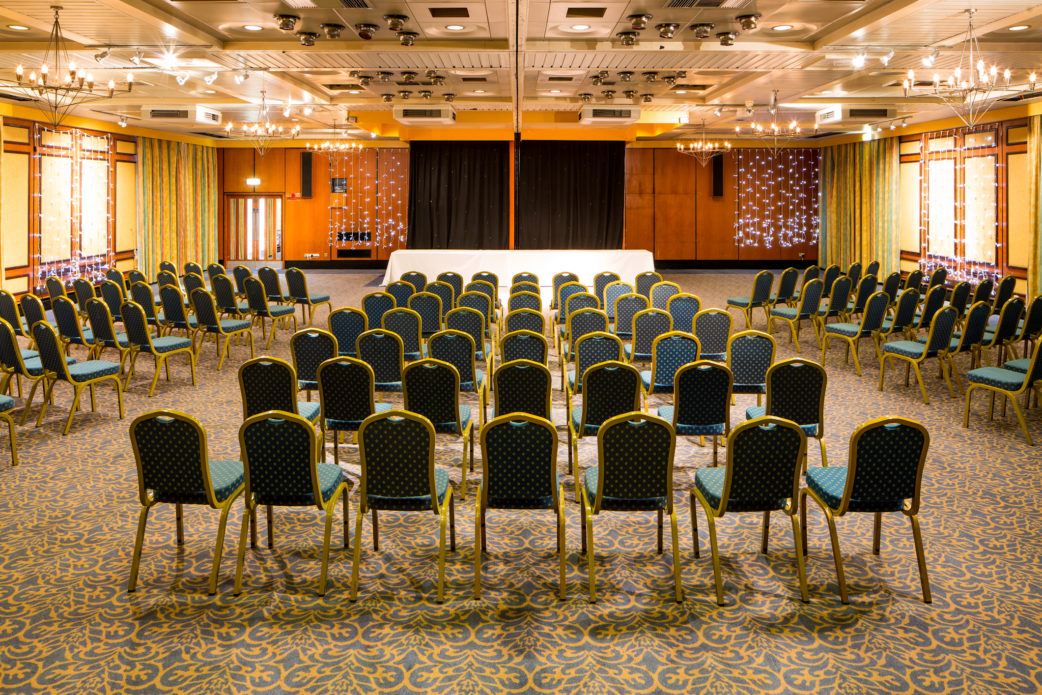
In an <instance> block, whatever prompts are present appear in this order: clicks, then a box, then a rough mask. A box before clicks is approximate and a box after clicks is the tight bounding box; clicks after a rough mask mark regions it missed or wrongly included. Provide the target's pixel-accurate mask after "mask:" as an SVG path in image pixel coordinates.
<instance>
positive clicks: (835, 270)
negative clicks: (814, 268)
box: [821, 263, 849, 297]
mask: <svg viewBox="0 0 1042 695" xmlns="http://www.w3.org/2000/svg"><path fill="white" fill-rule="evenodd" d="M844 277H846V276H844ZM839 278H840V270H839V266H838V265H836V264H835V263H833V264H832V265H830V266H829V267H827V268H825V274H824V276H822V289H821V296H822V297H830V296H832V286H833V285H834V284H835V283H836V280H838V279H839ZM848 286H849V285H848Z"/></svg>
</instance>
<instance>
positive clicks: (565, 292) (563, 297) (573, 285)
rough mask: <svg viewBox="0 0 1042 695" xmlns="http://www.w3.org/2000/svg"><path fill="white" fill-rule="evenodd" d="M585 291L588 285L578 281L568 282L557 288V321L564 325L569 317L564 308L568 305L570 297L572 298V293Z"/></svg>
mask: <svg viewBox="0 0 1042 695" xmlns="http://www.w3.org/2000/svg"><path fill="white" fill-rule="evenodd" d="M585 292H586V287H584V286H583V285H580V284H579V283H578V282H568V283H565V284H563V285H561V286H560V287H559V288H558V289H557V323H559V324H561V325H564V323H565V321H566V320H567V318H568V315H567V314H566V313H565V311H564V310H565V309H566V308H567V306H568V304H567V302H568V300H569V298H571V296H572V295H575V294H583V293H585Z"/></svg>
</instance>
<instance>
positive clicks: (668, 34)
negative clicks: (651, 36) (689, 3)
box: [655, 22, 680, 39]
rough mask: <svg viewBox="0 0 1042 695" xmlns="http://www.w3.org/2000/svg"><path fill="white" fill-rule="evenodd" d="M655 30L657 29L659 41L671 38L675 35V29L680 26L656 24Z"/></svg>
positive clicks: (670, 23)
mask: <svg viewBox="0 0 1042 695" xmlns="http://www.w3.org/2000/svg"><path fill="white" fill-rule="evenodd" d="M655 28H656V29H658V37H659V38H660V39H671V38H673V34H675V33H677V29H679V28H680V25H679V24H674V23H672V22H667V23H665V24H656V25H655Z"/></svg>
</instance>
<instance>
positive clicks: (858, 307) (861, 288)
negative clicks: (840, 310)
mask: <svg viewBox="0 0 1042 695" xmlns="http://www.w3.org/2000/svg"><path fill="white" fill-rule="evenodd" d="M878 284H879V281H878V280H877V279H876V276H875V275H866V276H865V277H863V278H861V282H859V283H858V286H857V292H856V293H855V295H854V298H853V299H851V300H850V301H849V302H847V309H846V311H847V314H860V313H861V312H862V311H864V310H865V303H866V302H868V298H869V297H871V296H872V295H873V294H875V291H876V286H877V285H878Z"/></svg>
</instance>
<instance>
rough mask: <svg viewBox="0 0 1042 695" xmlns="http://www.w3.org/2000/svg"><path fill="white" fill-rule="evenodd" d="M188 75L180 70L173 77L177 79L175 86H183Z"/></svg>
mask: <svg viewBox="0 0 1042 695" xmlns="http://www.w3.org/2000/svg"><path fill="white" fill-rule="evenodd" d="M188 77H189V75H188V73H187V72H182V73H180V74H179V75H178V76H177V77H175V78H174V79H176V80H177V86H178V87H184V86H185V82H187V81H188Z"/></svg>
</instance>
